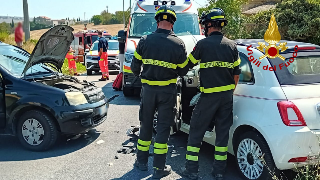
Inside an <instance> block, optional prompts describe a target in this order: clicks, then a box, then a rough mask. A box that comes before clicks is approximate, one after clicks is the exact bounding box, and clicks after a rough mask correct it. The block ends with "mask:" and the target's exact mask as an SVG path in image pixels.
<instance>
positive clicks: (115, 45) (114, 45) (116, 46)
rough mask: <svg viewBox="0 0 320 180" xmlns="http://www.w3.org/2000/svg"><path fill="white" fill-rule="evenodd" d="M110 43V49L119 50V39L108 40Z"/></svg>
mask: <svg viewBox="0 0 320 180" xmlns="http://www.w3.org/2000/svg"><path fill="white" fill-rule="evenodd" d="M108 44H109V50H119V42H118V41H112V42H108Z"/></svg>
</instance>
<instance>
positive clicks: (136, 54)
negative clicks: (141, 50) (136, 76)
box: [134, 51, 142, 61]
mask: <svg viewBox="0 0 320 180" xmlns="http://www.w3.org/2000/svg"><path fill="white" fill-rule="evenodd" d="M134 57H136V58H137V59H139V60H141V61H142V56H141V55H140V54H138V53H137V51H135V52H134Z"/></svg>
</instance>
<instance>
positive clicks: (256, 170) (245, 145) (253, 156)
mask: <svg viewBox="0 0 320 180" xmlns="http://www.w3.org/2000/svg"><path fill="white" fill-rule="evenodd" d="M262 155H263V153H262V150H261V148H260V146H259V145H258V144H257V143H256V142H255V141H254V140H252V139H248V138H247V139H243V140H242V141H241V142H240V144H239V147H238V150H237V160H238V166H239V168H240V170H241V172H242V174H243V175H245V176H246V177H247V178H248V179H258V178H259V177H260V176H261V174H262V172H263V163H262V159H261V158H262Z"/></svg>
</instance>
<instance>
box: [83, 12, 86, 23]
mask: <svg viewBox="0 0 320 180" xmlns="http://www.w3.org/2000/svg"><path fill="white" fill-rule="evenodd" d="M83 22H86V12H84V16H83Z"/></svg>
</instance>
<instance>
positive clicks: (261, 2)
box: [242, 0, 282, 16]
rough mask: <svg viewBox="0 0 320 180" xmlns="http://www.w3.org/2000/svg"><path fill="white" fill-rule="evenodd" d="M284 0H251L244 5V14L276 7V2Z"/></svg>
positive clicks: (249, 14)
mask: <svg viewBox="0 0 320 180" xmlns="http://www.w3.org/2000/svg"><path fill="white" fill-rule="evenodd" d="M281 1H282V0H249V1H248V3H247V4H245V5H243V6H242V14H244V15H247V16H251V15H255V14H257V13H258V12H261V11H268V10H270V9H274V8H275V7H276V4H277V3H279V2H281Z"/></svg>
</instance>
